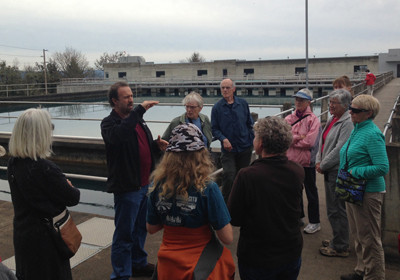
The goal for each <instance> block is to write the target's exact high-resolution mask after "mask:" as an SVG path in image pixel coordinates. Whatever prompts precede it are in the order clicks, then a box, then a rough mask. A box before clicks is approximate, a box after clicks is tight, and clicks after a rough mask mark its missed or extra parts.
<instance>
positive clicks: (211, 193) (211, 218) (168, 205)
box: [147, 181, 231, 230]
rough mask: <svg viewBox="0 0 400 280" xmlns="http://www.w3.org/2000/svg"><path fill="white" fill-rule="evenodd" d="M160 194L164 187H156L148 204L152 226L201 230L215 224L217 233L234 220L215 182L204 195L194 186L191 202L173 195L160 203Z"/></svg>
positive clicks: (207, 187)
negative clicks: (202, 227) (161, 188)
mask: <svg viewBox="0 0 400 280" xmlns="http://www.w3.org/2000/svg"><path fill="white" fill-rule="evenodd" d="M159 193H160V187H157V188H155V189H154V190H153V191H152V192H151V193H150V197H149V200H148V203H147V222H148V223H149V224H151V225H158V224H164V225H167V226H180V227H187V228H199V227H201V226H204V225H207V224H211V226H212V227H213V228H214V230H220V229H222V228H223V227H224V226H226V225H227V224H228V223H229V222H230V221H231V216H230V215H229V211H228V208H227V207H226V204H225V202H224V199H223V197H222V194H221V191H220V189H219V187H218V185H217V184H216V183H215V182H213V181H211V182H210V183H209V184H207V186H206V188H205V190H204V191H203V193H200V192H198V191H197V190H195V189H194V188H193V187H190V188H189V189H188V198H187V199H185V198H183V197H180V196H173V197H170V198H169V199H168V200H165V199H164V198H161V200H160V199H159V196H158V194H159Z"/></svg>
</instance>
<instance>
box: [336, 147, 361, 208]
mask: <svg viewBox="0 0 400 280" xmlns="http://www.w3.org/2000/svg"><path fill="white" fill-rule="evenodd" d="M349 146H350V141H349V144H348V145H347V148H346V164H345V165H344V168H343V169H340V170H339V173H338V177H337V180H336V187H335V196H336V197H338V198H340V199H343V200H345V201H347V202H350V203H354V204H357V205H363V197H364V192H365V186H366V185H367V181H368V180H367V179H356V178H354V177H353V176H352V175H351V174H350V172H348V171H347V170H348V161H347V150H348V149H349Z"/></svg>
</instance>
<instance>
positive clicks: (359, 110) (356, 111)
mask: <svg viewBox="0 0 400 280" xmlns="http://www.w3.org/2000/svg"><path fill="white" fill-rule="evenodd" d="M349 110H350V111H352V112H353V113H354V114H359V113H361V112H368V111H369V110H365V109H357V108H354V107H351V106H349Z"/></svg>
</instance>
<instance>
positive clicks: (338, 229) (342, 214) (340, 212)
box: [324, 170, 349, 251]
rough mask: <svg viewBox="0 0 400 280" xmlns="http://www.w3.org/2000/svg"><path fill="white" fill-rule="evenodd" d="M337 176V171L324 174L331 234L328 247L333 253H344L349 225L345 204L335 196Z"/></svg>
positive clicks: (347, 244) (347, 240) (347, 246)
mask: <svg viewBox="0 0 400 280" xmlns="http://www.w3.org/2000/svg"><path fill="white" fill-rule="evenodd" d="M337 175H338V171H337V170H333V171H327V172H325V173H324V179H325V193H326V195H325V198H326V210H327V214H328V219H329V222H330V224H331V227H332V234H333V238H332V240H331V244H330V247H331V248H332V249H334V250H335V251H344V250H347V249H348V248H349V223H348V221H347V212H346V202H345V201H344V200H342V199H340V198H337V197H336V196H335V186H336V178H337Z"/></svg>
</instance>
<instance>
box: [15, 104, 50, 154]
mask: <svg viewBox="0 0 400 280" xmlns="http://www.w3.org/2000/svg"><path fill="white" fill-rule="evenodd" d="M51 134H52V124H51V117H50V114H49V113H48V112H47V111H45V110H42V109H28V110H26V111H24V112H23V113H22V114H21V115H20V116H19V117H18V118H17V121H16V122H15V125H14V128H13V131H12V134H11V138H10V142H9V145H8V147H9V150H10V155H11V156H14V157H21V158H31V159H33V160H37V159H38V158H46V157H48V156H50V154H51V153H52V150H51V140H52V139H51Z"/></svg>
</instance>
